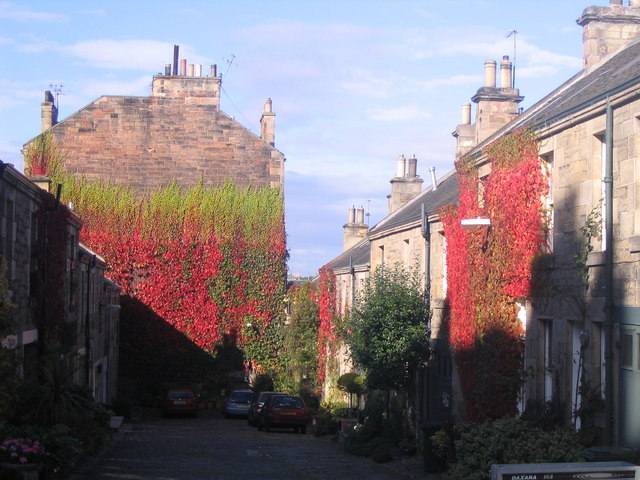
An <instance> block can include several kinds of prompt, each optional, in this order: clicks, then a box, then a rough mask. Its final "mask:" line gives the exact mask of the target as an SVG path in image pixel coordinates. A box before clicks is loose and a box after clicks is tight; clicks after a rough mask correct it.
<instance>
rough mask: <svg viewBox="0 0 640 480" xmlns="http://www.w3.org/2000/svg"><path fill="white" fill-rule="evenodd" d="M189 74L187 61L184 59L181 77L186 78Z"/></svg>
mask: <svg viewBox="0 0 640 480" xmlns="http://www.w3.org/2000/svg"><path fill="white" fill-rule="evenodd" d="M186 74H187V61H186V60H185V59H184V58H183V59H182V60H180V75H181V76H183V77H184V76H185V75H186Z"/></svg>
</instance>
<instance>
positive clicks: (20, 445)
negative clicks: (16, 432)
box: [0, 438, 49, 480]
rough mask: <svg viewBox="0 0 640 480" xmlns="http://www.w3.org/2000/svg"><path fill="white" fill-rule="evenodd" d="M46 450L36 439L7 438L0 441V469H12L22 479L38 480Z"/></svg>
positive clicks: (46, 454) (46, 453)
mask: <svg viewBox="0 0 640 480" xmlns="http://www.w3.org/2000/svg"><path fill="white" fill-rule="evenodd" d="M48 455H49V454H48V452H47V451H46V450H45V448H44V446H43V445H42V444H41V443H40V442H39V441H38V440H32V439H30V438H8V439H6V440H3V441H2V442H1V443H0V470H14V471H17V472H19V473H20V475H21V477H22V478H23V479H24V480H38V477H39V473H38V472H39V471H40V469H41V468H42V464H43V462H44V460H45V458H46V457H47V456H48Z"/></svg>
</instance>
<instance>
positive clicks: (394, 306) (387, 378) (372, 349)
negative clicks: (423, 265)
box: [346, 265, 430, 390]
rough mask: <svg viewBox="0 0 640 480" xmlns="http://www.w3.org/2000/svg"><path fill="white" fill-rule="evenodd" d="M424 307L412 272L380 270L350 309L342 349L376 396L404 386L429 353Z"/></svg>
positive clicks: (424, 299) (401, 269)
mask: <svg viewBox="0 0 640 480" xmlns="http://www.w3.org/2000/svg"><path fill="white" fill-rule="evenodd" d="M429 318H430V314H429V306H428V303H427V299H426V297H425V294H424V291H423V289H422V288H421V284H420V279H419V276H418V273H417V272H416V271H408V270H407V269H405V268H404V267H402V266H400V265H397V266H395V267H393V268H386V267H379V268H378V269H376V271H375V272H374V273H373V275H372V276H371V277H370V278H369V279H367V281H366V283H365V286H364V289H363V290H362V292H361V294H360V295H358V296H357V298H356V301H355V303H354V307H353V311H352V315H351V320H350V322H349V330H350V333H348V334H347V339H346V340H347V344H348V345H349V347H350V349H351V354H352V356H353V359H354V361H355V362H356V363H357V364H358V365H360V366H361V367H362V368H364V370H365V371H366V372H367V384H368V386H369V387H371V388H375V389H380V390H390V389H400V388H403V387H405V386H407V384H408V382H409V379H410V374H411V372H413V371H414V369H415V368H416V367H417V366H418V365H419V364H420V363H421V362H423V361H424V360H425V359H426V358H427V355H428V353H429V326H428V322H429Z"/></svg>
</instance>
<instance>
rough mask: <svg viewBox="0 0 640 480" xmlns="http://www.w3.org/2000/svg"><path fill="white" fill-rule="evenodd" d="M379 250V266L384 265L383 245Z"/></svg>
mask: <svg viewBox="0 0 640 480" xmlns="http://www.w3.org/2000/svg"><path fill="white" fill-rule="evenodd" d="M378 248H379V250H378V252H379V254H380V265H384V245H382V246H380V247H378Z"/></svg>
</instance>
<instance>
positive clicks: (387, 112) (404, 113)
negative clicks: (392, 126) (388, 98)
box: [368, 105, 431, 122]
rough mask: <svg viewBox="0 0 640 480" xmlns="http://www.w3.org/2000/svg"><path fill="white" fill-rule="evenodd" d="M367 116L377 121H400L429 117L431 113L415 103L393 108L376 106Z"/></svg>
mask: <svg viewBox="0 0 640 480" xmlns="http://www.w3.org/2000/svg"><path fill="white" fill-rule="evenodd" d="M368 115H369V118H371V119H372V120H376V121H379V122H402V121H406V120H420V119H425V118H431V114H430V113H429V112H426V111H425V110H423V109H421V108H420V107H418V106H417V105H401V106H397V107H393V108H378V109H372V110H369V112H368Z"/></svg>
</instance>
